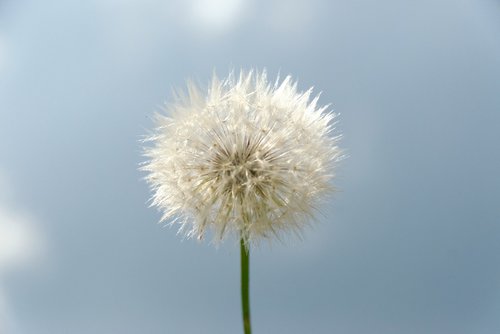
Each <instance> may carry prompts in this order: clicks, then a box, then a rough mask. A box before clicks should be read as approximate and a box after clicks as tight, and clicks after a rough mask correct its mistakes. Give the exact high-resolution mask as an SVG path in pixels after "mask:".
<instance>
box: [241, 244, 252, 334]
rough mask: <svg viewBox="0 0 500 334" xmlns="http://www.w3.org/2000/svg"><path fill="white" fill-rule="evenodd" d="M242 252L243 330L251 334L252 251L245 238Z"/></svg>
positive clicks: (246, 333)
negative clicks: (250, 289)
mask: <svg viewBox="0 0 500 334" xmlns="http://www.w3.org/2000/svg"><path fill="white" fill-rule="evenodd" d="M240 250H241V308H242V311H243V330H244V333H245V334H251V333H252V328H251V325H250V296H249V287H248V285H249V284H248V283H249V272H250V270H249V264H250V259H249V258H250V250H249V249H248V247H247V246H246V245H245V241H244V240H243V238H242V239H241V240H240Z"/></svg>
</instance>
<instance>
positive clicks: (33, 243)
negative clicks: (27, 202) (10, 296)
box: [0, 173, 45, 334]
mask: <svg viewBox="0 0 500 334" xmlns="http://www.w3.org/2000/svg"><path fill="white" fill-rule="evenodd" d="M9 195H10V194H9V187H8V186H7V182H6V181H5V177H4V176H3V175H2V173H0V333H2V334H12V333H14V326H13V321H12V316H11V313H12V312H11V310H10V309H9V306H8V302H7V299H6V297H5V291H6V290H5V286H4V280H5V278H6V275H7V274H8V273H9V272H12V271H15V270H19V269H23V268H27V267H31V266H33V265H36V264H39V263H40V262H41V261H42V260H43V259H42V257H43V254H44V248H45V247H44V243H43V238H42V237H41V233H40V231H39V230H38V229H37V226H36V224H35V220H34V219H33V218H32V217H31V216H30V215H29V214H27V213H26V212H23V211H20V210H16V209H14V208H13V204H12V202H11V201H9V198H8V197H9Z"/></svg>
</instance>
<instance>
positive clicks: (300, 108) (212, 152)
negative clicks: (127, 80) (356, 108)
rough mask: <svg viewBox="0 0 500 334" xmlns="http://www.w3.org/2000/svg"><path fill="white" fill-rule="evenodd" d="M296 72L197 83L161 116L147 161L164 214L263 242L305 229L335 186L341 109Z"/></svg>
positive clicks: (187, 226)
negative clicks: (323, 103) (330, 106)
mask: <svg viewBox="0 0 500 334" xmlns="http://www.w3.org/2000/svg"><path fill="white" fill-rule="evenodd" d="M311 94H312V89H309V90H307V91H305V92H299V91H298V89H297V83H296V82H295V81H293V80H292V78H291V77H286V78H285V79H284V80H282V81H279V80H276V81H275V83H273V84H271V83H270V82H269V81H268V79H267V75H266V72H265V71H263V72H257V71H248V72H246V71H243V70H242V71H241V72H240V74H239V76H236V75H235V74H234V72H233V73H230V74H229V76H228V77H227V78H226V79H223V80H220V79H218V78H217V76H215V75H214V77H213V79H212V81H211V83H210V84H209V86H208V89H207V92H206V93H205V92H202V90H201V89H200V88H198V86H196V85H194V84H193V83H189V84H188V88H187V93H180V94H178V96H176V98H175V101H174V103H172V104H171V105H170V106H169V107H168V110H167V112H168V115H164V114H159V115H157V117H156V129H155V130H154V132H153V134H151V135H150V136H149V137H148V138H147V141H149V142H151V143H152V144H151V146H150V147H147V148H146V149H145V155H146V156H147V158H148V161H147V162H146V163H145V164H144V166H143V168H142V169H143V170H144V171H146V172H147V173H148V174H147V176H146V180H147V181H148V183H149V184H150V186H151V188H152V190H153V197H152V205H153V206H156V207H158V208H159V209H160V210H161V211H162V212H163V216H162V221H170V222H171V223H172V224H179V226H180V228H179V231H180V232H181V233H183V234H185V235H186V236H188V237H195V238H198V239H203V237H204V236H205V234H206V232H207V231H208V230H211V231H213V232H214V236H215V240H216V241H221V240H223V239H224V238H225V237H226V236H227V235H231V234H233V235H236V236H238V237H240V236H241V237H242V238H243V239H244V240H245V242H247V243H248V242H256V241H259V240H261V239H265V238H268V237H273V236H274V237H280V235H281V234H283V233H290V232H291V233H297V234H300V233H301V231H302V229H303V227H304V226H306V225H307V223H308V221H309V220H310V219H311V218H313V217H314V213H315V207H316V206H317V203H318V201H319V200H320V199H321V197H322V196H323V195H325V194H326V193H328V192H330V191H331V190H332V186H331V183H330V181H331V179H332V178H333V177H334V167H335V162H336V161H338V159H339V158H340V155H341V150H340V149H339V147H338V146H337V143H338V140H339V138H340V137H339V136H333V135H332V131H333V126H334V120H335V117H336V115H335V114H334V113H332V112H329V111H328V110H327V107H318V106H317V102H318V97H314V98H311Z"/></svg>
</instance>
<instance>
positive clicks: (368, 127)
mask: <svg viewBox="0 0 500 334" xmlns="http://www.w3.org/2000/svg"><path fill="white" fill-rule="evenodd" d="M240 67H243V68H252V67H256V68H259V69H262V68H264V67H265V68H267V70H268V72H269V74H270V76H271V77H275V76H276V75H277V74H278V72H280V73H282V74H289V73H290V74H292V75H294V77H295V78H297V79H298V80H299V84H300V88H301V89H303V90H305V89H307V88H309V87H310V86H314V87H315V90H316V92H320V91H322V92H323V93H322V95H321V99H320V102H321V103H322V104H328V103H332V107H333V109H334V110H335V111H336V112H338V113H340V114H341V118H340V120H341V122H340V124H339V127H338V128H339V130H340V131H341V132H342V133H343V134H344V140H343V142H342V146H343V147H345V148H346V150H347V154H348V155H349V158H348V159H347V160H345V161H343V163H342V164H341V165H340V168H339V170H338V177H337V179H336V181H335V184H336V185H337V186H338V187H339V188H340V190H341V191H339V192H338V193H336V194H335V195H334V196H333V198H332V200H331V201H330V202H329V203H331V205H328V206H325V207H324V208H322V212H323V215H322V216H321V217H320V221H319V223H318V224H316V225H315V227H314V228H313V229H311V230H308V231H307V232H306V235H305V239H304V240H303V241H297V240H287V241H286V242H284V243H275V244H273V245H272V246H262V247H261V248H259V249H254V250H253V252H252V258H251V302H252V321H253V327H254V332H255V333H262V334H263V333H289V334H290V333H297V334H298V333H352V334H364V333H369V334H377V333H380V334H391V333H394V334H399V333H408V334H414V333H415V334H416V333H426V334H429V333H430V334H433V333H435V334H442V333H453V334H465V333H474V334H491V333H499V332H500V203H499V200H500V174H499V171H500V153H499V144H500V2H498V1H497V0H476V1H467V0H442V1H430V0H423V1H418V2H402V1H396V0H382V1H376V2H374V1H366V0H359V1H326V0H325V1H319V0H296V1H286V0H267V1H264V0H261V1H249V0H188V1H180V0H179V1H160V0H140V1H139V0H123V1H119V0H89V1H76V0H74V1H62V0H47V1H35V0H21V1H19V0H18V1H14V0H3V1H0V333H2V334H65V333H71V334H84V333H96V334H101V333H102V334H108V333H123V334H127V333H131V334H132V333H152V334H154V333H218V334H225V333H227V334H230V333H231V334H233V333H239V332H241V331H242V325H241V319H240V318H241V316H240V295H239V293H240V291H239V249H238V244H237V241H234V242H231V241H229V242H226V243H225V244H224V245H223V246H222V247H220V248H218V249H216V248H215V247H213V246H212V245H210V244H207V243H198V242H196V241H193V240H184V241H183V240H182V238H180V237H179V236H177V235H176V229H175V228H168V227H167V228H165V227H164V226H163V225H162V224H157V221H158V220H159V218H160V214H159V213H158V212H157V211H156V210H155V209H150V208H148V207H147V201H148V199H149V197H150V195H151V194H150V192H149V190H148V187H147V185H146V184H145V182H144V181H143V180H142V177H144V175H143V173H141V172H139V171H138V170H137V169H138V165H139V164H140V163H141V161H143V160H144V159H143V157H142V156H141V154H142V153H141V144H140V142H139V141H140V139H141V137H142V136H143V135H144V134H146V133H147V131H148V129H150V128H151V127H152V121H151V115H153V113H154V112H155V111H158V110H160V108H161V107H162V105H163V104H164V103H165V101H168V99H169V97H170V96H171V89H172V88H173V87H179V86H180V87H182V86H183V85H184V83H185V79H187V78H194V79H195V80H199V81H200V82H202V83H206V82H208V80H209V78H210V76H211V74H212V71H213V70H214V69H216V70H217V72H218V73H219V75H221V76H224V75H225V74H226V73H227V72H228V71H229V70H230V69H231V68H236V69H239V68H240Z"/></svg>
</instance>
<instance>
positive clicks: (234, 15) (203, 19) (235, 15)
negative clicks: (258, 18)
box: [187, 0, 248, 33]
mask: <svg viewBox="0 0 500 334" xmlns="http://www.w3.org/2000/svg"><path fill="white" fill-rule="evenodd" d="M246 10H248V2H247V1H246V0H191V1H190V2H189V12H188V16H187V19H188V22H189V23H190V24H191V25H192V26H193V27H194V28H196V29H198V30H199V31H200V32H204V33H214V32H225V31H228V30H230V29H231V28H234V27H235V26H236V24H238V23H239V22H240V21H241V20H242V19H243V17H244V14H245V11H246Z"/></svg>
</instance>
